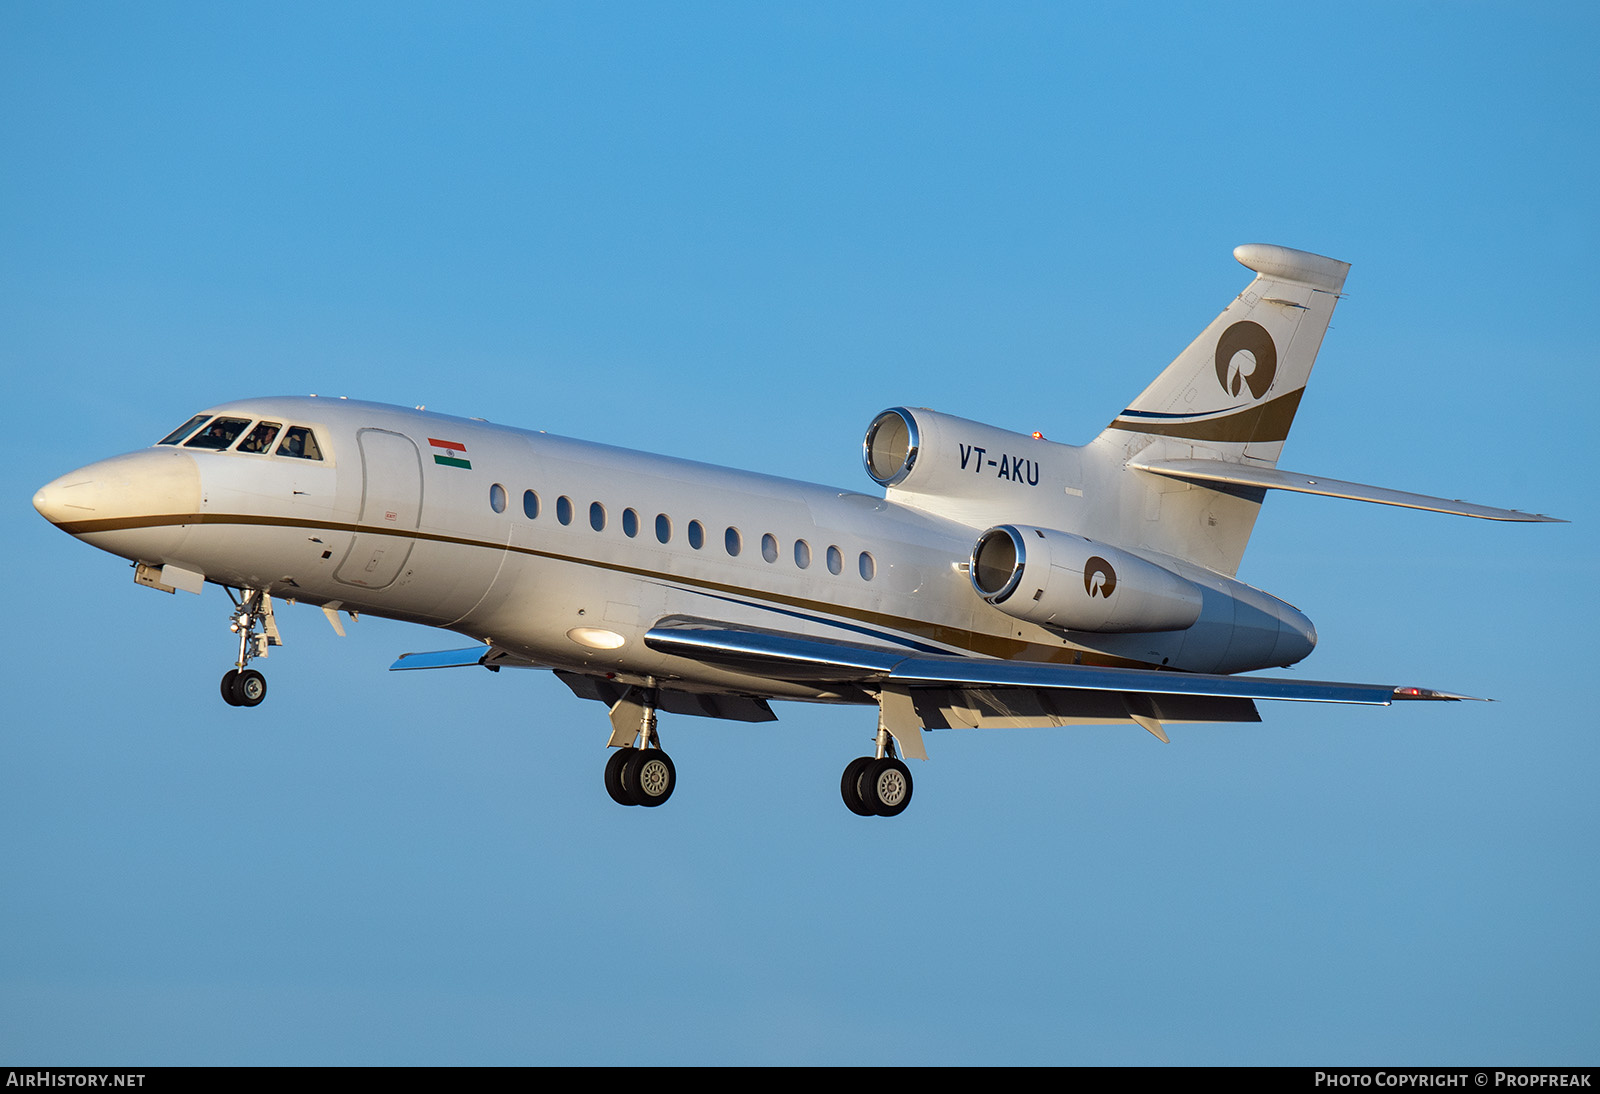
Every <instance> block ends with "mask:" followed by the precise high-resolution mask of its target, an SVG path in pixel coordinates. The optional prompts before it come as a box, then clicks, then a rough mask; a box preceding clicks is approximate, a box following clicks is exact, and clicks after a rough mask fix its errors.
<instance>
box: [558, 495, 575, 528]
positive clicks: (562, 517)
mask: <svg viewBox="0 0 1600 1094" xmlns="http://www.w3.org/2000/svg"><path fill="white" fill-rule="evenodd" d="M556 519H557V520H559V521H560V522H561V523H562V524H571V523H572V499H571V498H569V497H567V496H566V495H565V494H562V495H561V496H560V497H559V498H557V499H556Z"/></svg>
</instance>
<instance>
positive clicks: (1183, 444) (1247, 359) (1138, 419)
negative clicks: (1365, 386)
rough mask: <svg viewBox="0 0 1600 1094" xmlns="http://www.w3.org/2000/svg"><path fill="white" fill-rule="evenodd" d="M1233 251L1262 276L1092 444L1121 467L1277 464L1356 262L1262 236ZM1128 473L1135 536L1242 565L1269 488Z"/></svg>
mask: <svg viewBox="0 0 1600 1094" xmlns="http://www.w3.org/2000/svg"><path fill="white" fill-rule="evenodd" d="M1233 257H1234V258H1236V259H1238V260H1239V261H1240V262H1241V263H1242V264H1243V265H1245V266H1247V267H1248V268H1250V269H1252V270H1254V271H1255V272H1256V278H1255V280H1254V281H1252V282H1251V283H1250V284H1249V286H1247V287H1246V288H1245V290H1244V291H1243V292H1242V293H1240V294H1239V295H1238V297H1237V298H1235V299H1234V301H1233V302H1232V303H1231V304H1229V305H1228V306H1227V307H1226V308H1225V309H1223V312H1222V314H1221V315H1219V316H1217V317H1216V319H1214V320H1212V321H1211V324H1210V325H1209V326H1207V327H1206V329H1205V330H1204V331H1202V332H1201V334H1200V337H1198V338H1196V339H1195V340H1194V341H1193V342H1191V343H1190V344H1189V347H1188V348H1187V349H1185V350H1184V351H1183V352H1182V353H1180V354H1179V355H1178V357H1177V359H1176V360H1174V361H1173V362H1172V364H1170V365H1168V366H1167V368H1166V370H1165V371H1164V372H1162V373H1161V375H1160V376H1158V377H1156V379H1155V382H1154V383H1152V384H1151V385H1150V386H1149V387H1147V388H1145V390H1144V391H1143V393H1141V394H1140V395H1139V397H1138V398H1137V399H1135V400H1133V402H1132V403H1130V404H1129V405H1128V408H1127V409H1126V410H1124V411H1123V412H1122V413H1121V414H1118V415H1117V417H1116V419H1115V420H1114V421H1112V423H1111V424H1110V425H1109V426H1107V427H1106V430H1105V432H1103V433H1102V434H1100V436H1099V437H1098V438H1097V439H1096V440H1095V442H1094V443H1093V445H1091V447H1092V448H1095V449H1099V450H1101V451H1102V452H1107V455H1108V456H1109V457H1112V458H1114V459H1115V460H1116V461H1117V465H1118V466H1126V464H1127V462H1128V461H1129V460H1131V459H1134V458H1135V457H1138V458H1140V459H1143V460H1148V459H1151V458H1156V459H1187V458H1203V459H1209V460H1219V461H1224V462H1227V463H1236V464H1246V465H1249V466H1253V467H1258V468H1259V467H1275V466H1276V465H1277V462H1278V455H1279V453H1280V452H1282V450H1283V442H1284V439H1285V438H1286V437H1288V435H1289V427H1290V425H1291V424H1292V423H1293V422H1294V415H1295V411H1296V410H1298V409H1299V407H1300V397H1301V395H1303V394H1304V393H1305V386H1306V381H1307V380H1308V379H1309V378H1310V376H1311V366H1312V365H1313V364H1314V363H1315V362H1316V359H1317V350H1318V349H1319V348H1321V346H1322V336H1323V335H1324V334H1325V333H1326V332H1327V329H1328V321H1329V320H1330V319H1331V318H1332V317H1333V308H1334V305H1335V304H1336V303H1337V302H1338V300H1339V293H1340V290H1341V289H1342V288H1343V287H1344V279H1345V275H1346V274H1348V273H1349V272H1350V264H1349V263H1348V262H1340V261H1338V260H1337V259H1332V258H1325V257H1323V256H1322V255H1314V254H1309V253H1307V252H1305V251H1295V250H1291V249H1289V248H1288V247H1273V246H1269V245H1266V244H1261V243H1247V244H1245V245H1244V246H1242V247H1237V248H1235V249H1234V252H1233ZM1122 482H1123V485H1124V492H1123V497H1122V499H1121V506H1120V508H1121V509H1122V513H1123V519H1124V521H1128V520H1129V518H1130V517H1132V514H1133V512H1136V511H1138V512H1141V513H1142V519H1135V520H1133V521H1132V522H1131V523H1137V524H1138V525H1139V527H1138V529H1137V530H1135V529H1133V528H1129V527H1127V526H1126V525H1124V529H1125V531H1129V532H1134V534H1135V541H1136V542H1139V543H1141V544H1142V545H1144V546H1146V547H1148V548H1150V549H1152V550H1156V551H1160V552H1162V553H1164V554H1168V555H1173V556H1175V557H1178V558H1184V559H1188V560H1190V561H1193V562H1197V563H1199V564H1200V565H1202V566H1205V567H1207V568H1209V569H1212V570H1216V571H1218V572H1221V573H1225V574H1229V575H1232V574H1233V573H1235V572H1236V571H1237V570H1238V567H1239V561H1240V559H1241V558H1242V557H1243V555H1244V548H1245V544H1246V543H1247V542H1248V541H1249V538H1250V532H1251V529H1252V528H1254V526H1255V519H1256V514H1257V512H1258V511H1259V510H1260V507H1261V498H1262V496H1263V493H1264V491H1262V490H1259V489H1250V488H1240V487H1226V486H1224V487H1217V488H1209V487H1204V486H1196V485H1191V484H1187V483H1181V482H1175V481H1173V480H1172V479H1165V478H1162V477H1160V476H1157V475H1151V474H1147V473H1144V472H1139V471H1132V470H1130V471H1127V472H1126V473H1125V476H1123V477H1122ZM1163 510H1165V512H1163Z"/></svg>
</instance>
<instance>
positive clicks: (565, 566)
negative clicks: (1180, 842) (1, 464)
mask: <svg viewBox="0 0 1600 1094" xmlns="http://www.w3.org/2000/svg"><path fill="white" fill-rule="evenodd" d="M1234 257H1235V258H1237V259H1238V260H1239V261H1240V262H1241V263H1243V264H1244V265H1245V266H1246V267H1248V268H1249V269H1250V270H1252V271H1254V273H1255V278H1254V280H1252V281H1251V282H1250V284H1249V285H1248V286H1247V287H1246V288H1245V290H1244V291H1243V292H1241V293H1240V294H1239V295H1238V297H1237V298H1236V299H1234V300H1233V301H1232V302H1231V303H1229V304H1228V306H1227V307H1226V308H1225V309H1224V310H1223V312H1222V314H1221V315H1219V316H1217V318H1216V319H1215V320H1213V321H1212V322H1211V324H1210V325H1209V326H1208V327H1206V329H1205V330H1204V331H1202V332H1201V334H1200V336H1199V337H1198V338H1196V339H1195V340H1194V342H1193V343H1192V344H1190V346H1189V347H1188V348H1187V349H1185V350H1184V351H1183V352H1182V353H1181V354H1179V355H1178V357H1177V359H1176V360H1175V361H1173V362H1172V364H1171V365H1169V366H1168V367H1167V369H1166V370H1165V371H1164V372H1162V373H1161V374H1160V375H1159V376H1157V377H1156V379H1155V382H1154V383H1152V384H1151V385H1150V386H1149V387H1148V388H1146V389H1145V390H1144V392H1143V393H1142V394H1140V395H1139V396H1138V397H1137V398H1136V399H1134V400H1133V402H1132V403H1131V404H1129V406H1128V408H1127V409H1126V410H1123V411H1122V412H1121V413H1120V414H1118V415H1117V416H1116V418H1115V419H1114V420H1113V421H1112V422H1111V424H1110V425H1109V426H1107V427H1106V429H1105V431H1104V432H1103V433H1101V434H1100V435H1099V436H1098V437H1096V438H1095V439H1094V440H1092V441H1090V442H1089V443H1088V444H1086V445H1083V446H1082V447H1077V446H1072V445H1065V444H1056V443H1053V442H1050V441H1047V440H1044V439H1043V438H1042V437H1040V435H1039V434H1033V435H1032V436H1028V435H1025V434H1019V433H1012V432H1009V431H1007V430H1004V429H1000V428H997V427H995V426H989V425H983V424H981V423H979V422H974V421H968V420H966V419H963V418H957V417H952V416H951V415H948V414H939V413H936V412H934V411H931V410H923V409H907V408H904V407H895V408H893V409H891V410H885V411H884V412H883V413H881V414H879V415H878V416H877V417H876V418H874V419H873V420H872V423H871V424H870V425H869V426H868V428H867V433H866V440H865V444H864V446H863V459H864V462H865V464H866V471H867V474H868V475H869V476H870V477H871V478H872V480H873V481H874V482H876V483H877V484H878V485H879V486H881V487H883V488H884V491H883V494H882V495H881V496H879V495H867V494H861V493H856V492H854V491H848V490H838V489H834V488H831V487H826V486H816V485H811V484H808V483H801V482H793V481H789V480H786V479H779V478H773V477H770V476H766V475H760V474H755V473H752V472H747V471H734V470H729V469H725V468H720V467H712V466H708V465H705V464H700V463H693V462H690V461H687V460H681V459H671V458H668V457H664V456H651V455H645V454H642V453H638V452H629V451H625V450H623V449H618V448H612V447H608V446H606V445H599V444H589V443H586V442H583V441H575V440H568V439H566V438H562V437H554V436H550V435H548V434H545V433H539V432H529V431H526V430H521V429H511V428H508V427H505V426H499V425H492V424H490V423H488V422H485V421H482V420H478V419H465V418H453V417H447V416H444V415H440V414H431V413H425V412H423V411H421V410H406V409H402V408H399V407H391V406H381V405H377V404H372V403H363V402H354V401H349V400H344V399H326V398H322V399H319V398H316V397H309V398H267V399H245V400H241V401H239V402H233V403H227V404H224V405H222V406H217V407H212V408H211V409H209V410H205V411H202V412H200V413H199V414H196V415H195V416H194V417H192V418H190V419H189V420H188V421H186V422H184V423H183V424H182V425H181V426H179V427H178V428H177V429H175V430H173V431H172V432H171V433H169V434H167V436H166V437H164V438H162V439H161V440H160V441H159V442H158V443H157V444H155V445H154V446H153V447H151V448H148V449H145V450H142V451H139V452H133V453H130V454H128V455H124V456H116V457H113V458H111V459H108V460H103V461H101V462H99V463H94V464H90V465H89V466H88V467H84V468H81V469H79V470H77V471H74V472H72V473H70V474H68V475H63V476H62V477H61V478H59V479H57V480H55V481H54V482H52V483H50V484H49V485H48V486H46V487H44V488H43V489H42V490H40V491H39V492H38V493H37V494H36V495H35V496H34V499H33V503H34V506H35V507H36V508H37V509H38V510H39V512H40V513H42V514H43V515H44V516H45V517H46V518H47V519H49V520H50V521H51V522H52V523H54V524H55V525H56V526H57V527H59V528H61V529H62V530H63V531H65V532H67V533H69V534H71V535H74V536H76V537H78V538H79V539H82V540H84V541H85V542H87V543H90V544H93V545H94V546H96V547H99V548H101V549H102V550H105V551H109V552H111V553H112V554H115V555H121V556H122V557H123V558H126V559H130V560H131V561H132V562H133V563H134V580H135V581H137V582H138V583H140V584H142V585H147V586H150V587H152V588H156V589H163V590H166V591H168V592H171V591H173V590H176V589H185V590H188V591H190V592H196V593H197V592H199V591H200V589H201V587H202V585H203V584H204V583H205V582H207V581H209V582H212V583H214V584H217V585H221V586H223V587H224V588H226V589H227V590H228V593H229V596H230V598H232V599H233V601H234V604H235V610H234V612H233V619H232V629H233V630H234V631H235V632H236V633H237V635H238V643H239V645H238V650H239V656H238V660H237V662H236V664H235V667H234V668H233V669H232V670H231V671H229V672H228V673H227V674H226V675H225V676H224V677H223V678H222V697H223V699H224V700H226V701H227V702H228V703H230V704H232V705H234V706H242V707H253V706H255V705H256V704H257V703H260V702H261V701H262V699H263V698H264V697H265V695H266V681H265V679H264V678H263V677H262V675H261V673H260V672H258V671H257V670H256V669H254V668H251V667H250V664H251V662H252V661H253V660H254V659H255V658H256V657H258V656H260V655H263V654H265V653H266V652H267V649H268V647H269V646H274V645H277V644H278V641H279V639H278V628H277V625H276V623H275V621H274V617H273V602H274V600H275V599H278V600H286V601H288V602H291V603H292V602H294V601H305V602H307V603H310V604H314V605H317V606H319V607H321V608H322V610H323V611H324V612H325V613H326V614H327V616H328V618H329V620H330V621H332V622H333V624H334V627H335V628H336V629H339V628H340V622H339V618H338V613H339V612H341V611H344V612H347V613H350V614H351V615H355V614H357V613H360V612H367V613H370V614H373V615H379V616H385V617H388V618H391V619H401V620H407V621H410V622H414V623H423V624H427V625H428V626H433V627H441V628H445V629H447V630H451V631H456V632H459V633H460V634H463V635H467V636H470V637H471V638H472V639H474V640H475V641H476V642H478V643H479V644H478V645H476V646H473V647H472V648H470V649H465V650H450V651H444V652H438V653H410V654H405V655H403V656H402V657H400V659H399V660H398V661H396V662H395V663H394V665H393V666H392V667H393V668H395V669H426V668H443V667H450V666H465V665H482V666H485V667H487V668H490V669H495V670H499V669H500V668H503V667H507V666H518V667H532V668H545V669H550V670H553V671H554V672H555V674H556V676H558V677H559V678H560V679H561V680H562V681H563V682H564V683H565V684H566V685H567V686H568V687H570V688H571V689H572V690H573V692H575V693H576V694H577V695H579V696H581V697H582V698H585V699H594V700H598V701H600V702H602V703H604V704H606V706H607V707H608V708H609V709H610V712H611V719H610V720H611V737H610V742H609V744H610V746H611V747H613V748H615V749H616V750H617V751H616V752H615V753H614V754H613V755H612V757H611V759H610V761H609V762H608V763H607V765H606V770H605V785H606V789H607V790H608V791H609V792H610V794H611V796H612V797H613V798H614V799H615V800H616V801H618V802H619V803H622V804H625V805H660V804H661V803H662V802H664V801H666V800H667V798H668V797H669V796H670V795H671V794H672V790H673V786H674V783H675V781H676V773H675V771H674V768H673V764H672V761H671V759H670V758H669V757H668V756H667V754H666V752H665V751H663V750H662V748H661V744H660V740H659V737H658V735H657V732H656V712H657V711H658V710H662V711H667V712H670V713H677V714H698V715H704V716H709V717H713V718H731V719H735V720H738V721H746V722H763V721H771V720H772V719H773V718H774V715H773V713H772V709H771V707H770V706H769V705H768V704H769V703H770V701H771V700H774V699H791V700H802V701H809V702H823V703H857V704H862V705H872V706H876V707H877V708H878V719H877V721H878V733H877V745H876V749H875V754H874V755H871V756H863V757H861V758H859V759H856V760H852V761H851V762H850V764H849V765H848V766H847V767H846V768H845V770H844V776H843V778H842V780H841V790H842V793H843V797H844V801H845V804H846V805H847V806H848V807H849V808H850V809H851V810H853V811H854V812H855V813H858V814H860V815H862V816H872V815H879V816H893V815H896V814H898V813H900V812H901V811H902V810H904V809H905V807H906V806H907V804H908V803H909V802H910V800H911V788H912V783H911V774H910V771H909V770H908V769H907V767H906V765H905V764H904V763H903V762H902V758H903V757H908V758H909V757H914V758H916V759H926V758H927V752H926V750H925V747H924V741H923V731H924V730H933V729H946V728H951V727H958V726H959V727H976V728H992V727H1024V726H1061V725H1069V724H1085V723H1107V722H1120V723H1133V724H1136V725H1138V726H1141V727H1143V728H1144V729H1146V730H1148V731H1149V732H1150V733H1152V734H1154V735H1155V736H1156V737H1158V738H1160V739H1161V740H1162V741H1165V740H1166V739H1167V736H1166V732H1165V728H1164V727H1165V726H1166V725H1168V724H1169V723H1177V722H1253V721H1258V720H1259V716H1258V715H1257V712H1256V706H1255V701H1256V700H1258V699H1278V700H1300V701H1307V702H1331V703H1365V704H1377V705H1387V704H1389V703H1390V702H1392V701H1394V700H1397V699H1412V700H1423V699H1427V700H1450V699H1459V698H1465V697H1464V696H1458V695H1451V694H1447V693H1445V692H1440V691H1433V690H1428V689H1424V688H1417V687H1396V686H1395V685H1393V684H1381V685H1380V684H1341V683H1324V682H1318V681H1309V680H1285V679H1273V678H1262V677H1251V676H1236V675H1233V674H1235V673H1240V672H1248V671H1250V670H1255V669H1264V668H1271V667H1274V666H1288V665H1293V664H1294V663H1295V662H1297V661H1299V660H1301V659H1302V658H1303V657H1305V656H1306V655H1307V654H1309V653H1310V652H1311V650H1312V647H1313V646H1314V645H1315V644H1316V631H1315V630H1314V629H1313V628H1312V626H1311V621H1310V620H1309V619H1307V618H1306V617H1305V616H1304V615H1302V614H1301V613H1300V612H1299V611H1297V610H1295V609H1294V608H1293V607H1291V606H1290V605H1288V604H1286V603H1284V602H1283V601H1281V600H1278V599H1276V598H1275V597H1272V596H1269V595H1268V594H1266V593H1264V592H1262V591H1261V590H1259V589H1255V588H1252V587H1251V586H1249V585H1245V584H1243V583H1241V582H1240V581H1238V580H1236V579H1235V577H1234V574H1235V573H1236V572H1237V570H1238V567H1239V560H1240V558H1241V557H1242V555H1243V554H1244V549H1245V543H1246V541H1247V540H1248V539H1249V537H1250V531H1251V528H1252V526H1253V525H1254V524H1255V520H1256V513H1257V511H1258V510H1259V509H1260V507H1261V501H1262V498H1263V497H1264V496H1265V493H1266V491H1268V490H1292V491H1298V492H1301V493H1307V494H1324V495H1328V496H1332V497H1341V498H1354V499H1359V500H1362V501H1370V502H1378V503H1381V504H1386V505H1399V506H1409V507H1412V508H1417V509H1430V510H1434V511H1437V512H1444V513H1456V514H1460V515H1463V516H1473V517H1484V518H1488V519H1490V520H1550V519H1552V518H1549V517H1543V516H1537V515H1531V514H1526V513H1521V512H1517V511H1514V510H1506V509H1491V508H1488V507H1486V506H1480V505H1472V504H1468V503H1464V502H1459V501H1446V500H1443V499H1440V498H1433V497H1425V496H1422V495H1418V494H1407V493H1402V492H1399V491H1395V490H1386V489H1381V488H1378V487H1372V486H1363V485H1360V484H1357V483H1350V482H1340V481H1338V480H1335V479H1326V478H1322V477H1320V476H1318V477H1315V478H1312V477H1307V476H1305V475H1300V474H1295V473H1293V472H1289V471H1284V470H1281V469H1280V468H1279V467H1278V454H1279V452H1280V451H1281V450H1282V448H1283V442H1284V438H1285V437H1287V436H1288V433H1289V426H1290V423H1291V422H1292V421H1293V420H1294V414H1295V410H1296V408H1298V406H1299V405H1300V397H1301V395H1302V394H1304V392H1305V385H1306V381H1307V379H1308V377H1309V376H1310V373H1311V366H1312V363H1313V361H1314V360H1315V359H1316V355H1317V350H1318V347H1319V346H1320V345H1321V343H1322V337H1323V334H1324V332H1325V331H1326V330H1327V328H1328V320H1329V318H1330V317H1331V316H1332V314H1333V308H1334V305H1335V303H1336V302H1337V301H1338V299H1339V296H1340V292H1341V289H1342V288H1343V285H1344V281H1345V275H1346V274H1347V273H1348V271H1349V269H1350V267H1349V264H1348V263H1344V262H1338V261H1335V260H1334V259H1331V258H1324V257H1322V256H1320V255H1314V254H1307V253H1306V252H1303V251H1294V250H1289V249H1288V248H1284V247H1273V246H1264V245H1259V244H1250V245H1246V246H1243V247H1239V248H1238V249H1237V250H1235V251H1234ZM341 633H342V631H341Z"/></svg>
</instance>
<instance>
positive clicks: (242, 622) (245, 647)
mask: <svg viewBox="0 0 1600 1094" xmlns="http://www.w3.org/2000/svg"><path fill="white" fill-rule="evenodd" d="M228 596H229V597H230V598H232V599H233V618H232V620H231V621H230V622H229V623H228V629H229V630H231V631H233V632H234V633H235V634H237V635H238V636H239V660H238V661H236V662H234V667H233V668H231V669H229V670H228V671H227V672H226V673H224V674H223V677H222V698H223V701H224V702H226V703H227V704H228V705H229V706H232V707H253V706H256V705H258V704H259V703H260V702H261V700H263V699H265V698H266V697H267V678H266V677H265V676H262V675H261V674H260V673H259V672H257V671H256V670H255V669H252V668H247V667H246V666H248V665H249V664H250V661H251V659H252V658H255V657H265V656H266V655H267V647H268V646H281V645H283V642H282V641H281V640H280V639H279V637H278V624H277V623H276V622H275V621H274V620H273V618H272V597H271V596H269V595H268V594H267V592H266V590H265V589H241V590H240V596H239V597H234V596H233V590H232V589H229V590H228Z"/></svg>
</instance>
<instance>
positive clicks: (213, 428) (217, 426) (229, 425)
mask: <svg viewBox="0 0 1600 1094" xmlns="http://www.w3.org/2000/svg"><path fill="white" fill-rule="evenodd" d="M249 424H250V419H249V418H213V419H212V420H211V424H210V425H208V426H206V427H205V428H204V429H202V430H201V431H200V432H199V433H197V434H195V435H194V436H193V437H191V438H189V441H188V443H187V444H185V445H184V446H183V447H185V448H215V449H218V450H221V449H224V448H227V447H228V446H229V445H230V444H232V443H233V442H234V441H236V440H238V439H239V434H240V433H242V432H244V430H245V428H246V427H247V426H249Z"/></svg>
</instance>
